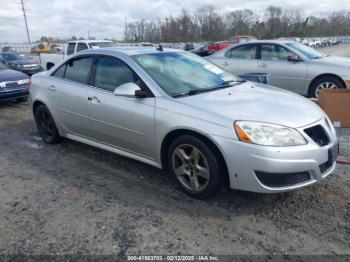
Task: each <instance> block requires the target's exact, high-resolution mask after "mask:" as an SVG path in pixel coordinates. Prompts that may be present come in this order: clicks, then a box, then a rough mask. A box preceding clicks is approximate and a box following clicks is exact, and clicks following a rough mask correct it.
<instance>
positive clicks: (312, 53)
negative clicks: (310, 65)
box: [287, 42, 327, 59]
mask: <svg viewBox="0 0 350 262" xmlns="http://www.w3.org/2000/svg"><path fill="white" fill-rule="evenodd" d="M287 46H289V47H291V48H292V49H295V50H297V51H299V52H300V53H302V54H303V55H304V56H306V57H307V58H309V59H316V58H321V57H325V56H327V55H325V54H322V53H321V52H318V51H316V50H315V49H313V48H311V47H308V46H306V45H303V44H299V43H295V42H293V43H287Z"/></svg>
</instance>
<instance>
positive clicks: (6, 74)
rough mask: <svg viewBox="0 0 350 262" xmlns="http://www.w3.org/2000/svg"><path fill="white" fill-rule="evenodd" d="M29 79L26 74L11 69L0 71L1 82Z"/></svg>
mask: <svg viewBox="0 0 350 262" xmlns="http://www.w3.org/2000/svg"><path fill="white" fill-rule="evenodd" d="M27 78H29V77H28V76H27V75H26V74H23V73H21V72H19V71H15V70H11V69H0V82H5V81H15V80H20V79H27Z"/></svg>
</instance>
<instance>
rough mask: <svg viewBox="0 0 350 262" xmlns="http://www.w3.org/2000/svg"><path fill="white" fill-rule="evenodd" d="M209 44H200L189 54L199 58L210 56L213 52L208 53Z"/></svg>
mask: <svg viewBox="0 0 350 262" xmlns="http://www.w3.org/2000/svg"><path fill="white" fill-rule="evenodd" d="M209 44H210V43H204V44H201V45H199V46H197V47H196V48H195V49H193V50H191V51H190V52H191V53H193V54H196V55H199V56H202V57H204V56H209V55H211V54H213V53H214V52H212V51H209V49H208V47H209Z"/></svg>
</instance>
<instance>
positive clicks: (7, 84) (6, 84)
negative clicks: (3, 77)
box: [5, 81, 17, 88]
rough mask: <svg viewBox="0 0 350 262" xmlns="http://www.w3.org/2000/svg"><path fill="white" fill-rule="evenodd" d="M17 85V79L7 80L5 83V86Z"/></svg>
mask: <svg viewBox="0 0 350 262" xmlns="http://www.w3.org/2000/svg"><path fill="white" fill-rule="evenodd" d="M15 86H17V81H11V82H6V83H5V87H6V88H9V87H15Z"/></svg>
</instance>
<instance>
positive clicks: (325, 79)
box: [309, 76, 345, 98]
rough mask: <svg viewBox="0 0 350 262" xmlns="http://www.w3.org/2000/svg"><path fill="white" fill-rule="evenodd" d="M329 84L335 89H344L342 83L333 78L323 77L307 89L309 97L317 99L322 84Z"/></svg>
mask: <svg viewBox="0 0 350 262" xmlns="http://www.w3.org/2000/svg"><path fill="white" fill-rule="evenodd" d="M326 83H331V84H333V85H334V86H335V88H345V86H344V83H343V82H342V81H340V80H339V79H338V78H336V77H334V76H323V77H320V78H318V79H317V80H316V81H314V82H313V83H312V84H311V86H310V88H309V96H310V97H314V98H318V93H319V87H320V85H322V84H326Z"/></svg>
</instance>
